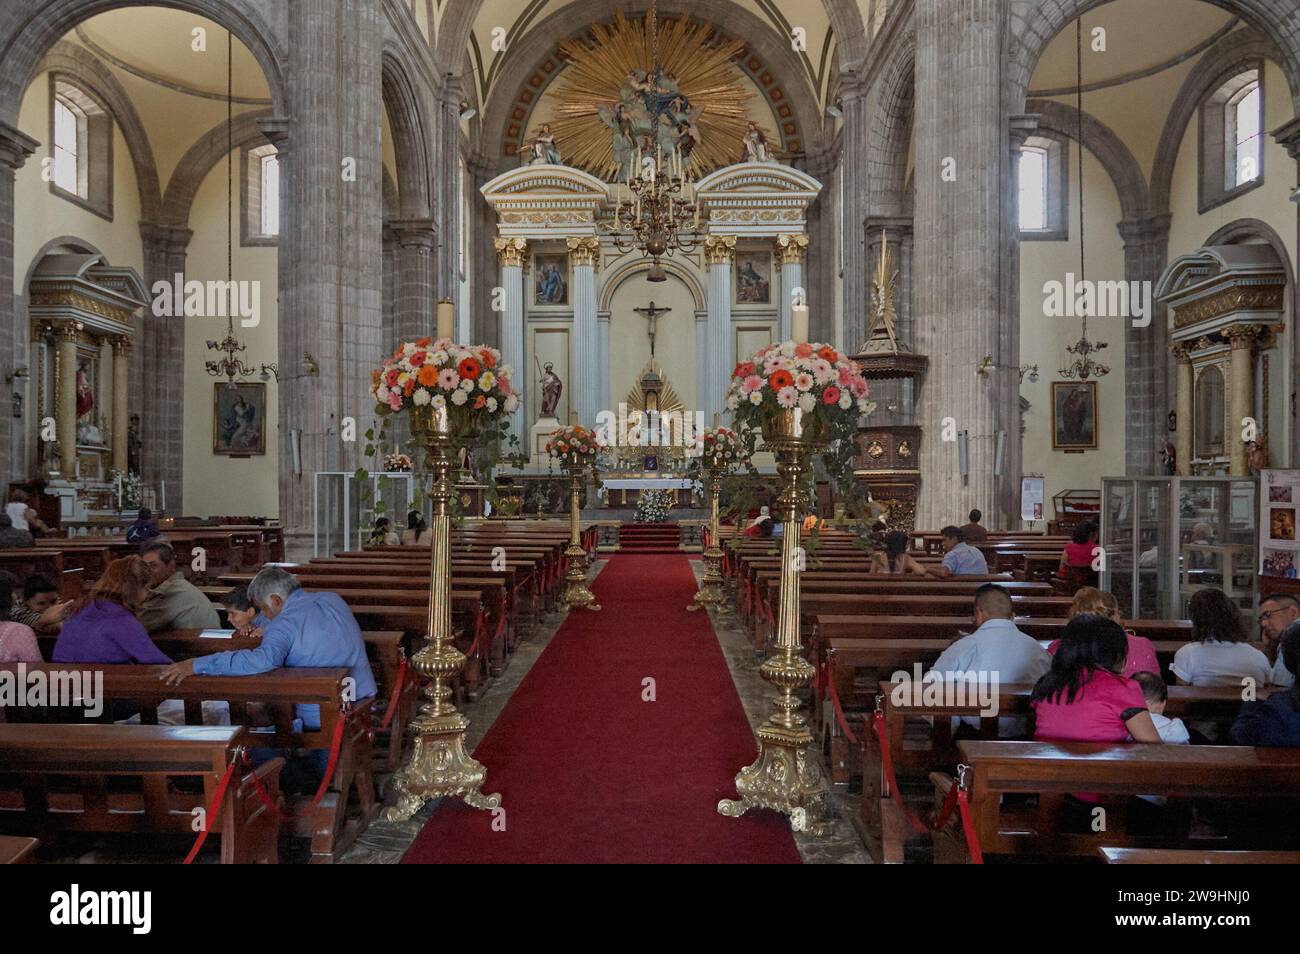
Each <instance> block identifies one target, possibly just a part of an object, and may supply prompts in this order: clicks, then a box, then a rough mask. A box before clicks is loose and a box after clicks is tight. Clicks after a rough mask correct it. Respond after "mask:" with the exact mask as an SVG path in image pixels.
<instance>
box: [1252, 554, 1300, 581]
mask: <svg viewBox="0 0 1300 954" xmlns="http://www.w3.org/2000/svg"><path fill="white" fill-rule="evenodd" d="M1263 562H1264V565H1263V567H1262V569H1261V571H1260V572H1261V575H1263V576H1280V577H1282V578H1283V579H1287V580H1294V579H1295V578H1296V566H1295V553H1293V552H1292V551H1290V550H1272V549H1267V548H1266V549H1265V550H1264V561H1263Z"/></svg>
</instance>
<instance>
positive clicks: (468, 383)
mask: <svg viewBox="0 0 1300 954" xmlns="http://www.w3.org/2000/svg"><path fill="white" fill-rule="evenodd" d="M460 390H462V391H464V392H466V393H468V392H470V391H473V390H474V379H473V378H461V379H460ZM460 403H461V404H464V403H465V402H464V401H461V402H460Z"/></svg>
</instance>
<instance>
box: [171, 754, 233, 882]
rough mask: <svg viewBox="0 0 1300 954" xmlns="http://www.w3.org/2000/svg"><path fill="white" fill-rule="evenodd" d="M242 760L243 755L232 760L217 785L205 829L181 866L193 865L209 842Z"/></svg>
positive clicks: (195, 840) (204, 825)
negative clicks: (210, 833) (227, 792)
mask: <svg viewBox="0 0 1300 954" xmlns="http://www.w3.org/2000/svg"><path fill="white" fill-rule="evenodd" d="M240 758H241V755H240V754H236V756H235V757H234V758H232V759H231V760H230V764H229V765H227V766H226V773H225V774H224V775H222V776H221V781H220V782H218V783H217V790H216V792H215V793H214V794H213V796H212V804H211V805H209V806H208V811H207V814H206V815H205V816H204V818H203V829H202V831H200V832H199V837H198V838H196V839H194V847H192V848H191V849H190V853H189V854H188V855H186V856H185V860H184V861H182V862H181V864H183V865H188V864H190V863H192V862H193V861H194V859H195V857H196V856H197V855H198V853H199V849H200V848H202V847H203V843H204V842H205V841H207V840H208V831H209V830H211V828H212V822H213V819H215V818H216V817H217V812H219V811H221V803H222V802H223V801H225V799H226V789H227V788H229V787H230V778H231V776H232V775H234V774H235V766H237V765H238V764H239V762H240Z"/></svg>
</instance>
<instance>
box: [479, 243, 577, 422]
mask: <svg viewBox="0 0 1300 954" xmlns="http://www.w3.org/2000/svg"><path fill="white" fill-rule="evenodd" d="M496 251H497V260H498V261H499V262H500V263H501V287H502V288H503V289H504V290H505V296H504V297H505V302H504V304H505V308H504V309H503V310H502V312H501V327H500V330H499V331H498V333H497V337H498V340H500V342H501V360H502V361H504V362H505V363H506V364H509V365H513V366H514V368H515V380H514V385H515V387H516V388H517V389H518V391H519V407H518V408H516V410H515V413H514V414H512V415H510V429H511V430H512V431H514V433H515V436H516V437H518V438H519V443H520V444H522V445H524V446H527V444H528V427H527V425H526V424H525V423H524V421H525V414H526V413H527V404H526V401H527V398H528V392H529V391H530V390H532V387H531V385H530V384H529V382H530V381H532V380H533V379H534V378H535V377H536V373H535V369H534V368H531V367H529V366H528V365H527V364H526V363H525V358H526V357H527V355H525V354H524V262H526V261H527V260H528V242H527V241H526V240H525V239H522V238H498V239H497V240H496ZM569 377H573V375H569ZM564 383H565V386H566V387H572V384H573V382H572V381H566V382H564Z"/></svg>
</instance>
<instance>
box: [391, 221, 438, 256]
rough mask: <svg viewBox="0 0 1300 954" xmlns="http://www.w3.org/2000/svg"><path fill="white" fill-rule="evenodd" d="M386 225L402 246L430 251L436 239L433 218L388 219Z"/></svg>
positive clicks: (435, 227)
mask: <svg viewBox="0 0 1300 954" xmlns="http://www.w3.org/2000/svg"><path fill="white" fill-rule="evenodd" d="M387 227H388V228H389V229H390V230H391V231H392V234H393V236H394V237H395V238H396V239H397V244H398V245H400V246H402V248H415V249H419V250H420V251H422V252H429V253H432V252H433V249H434V246H435V245H436V244H437V241H438V232H437V226H436V225H435V224H434V221H433V219H390V220H389V222H388V226H387Z"/></svg>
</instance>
